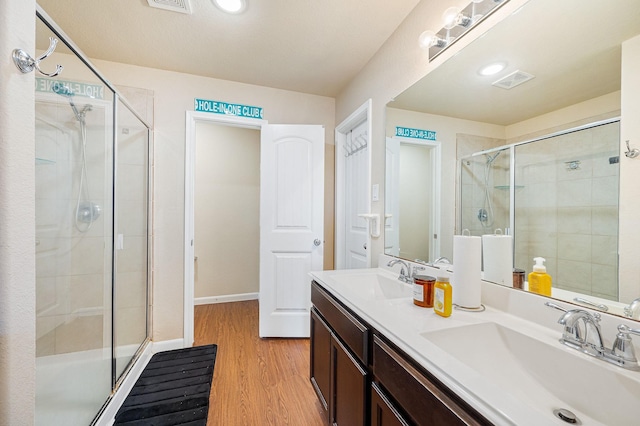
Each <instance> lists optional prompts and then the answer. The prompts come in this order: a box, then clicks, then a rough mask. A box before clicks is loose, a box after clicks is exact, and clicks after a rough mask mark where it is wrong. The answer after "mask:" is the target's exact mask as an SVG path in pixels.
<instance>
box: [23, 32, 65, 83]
mask: <svg viewBox="0 0 640 426" xmlns="http://www.w3.org/2000/svg"><path fill="white" fill-rule="evenodd" d="M57 44H58V40H56V39H55V38H53V37H49V48H48V49H47V51H46V52H44V53H43V54H42V56H40V57H38V58H37V59H33V58H32V57H31V55H29V54H28V53H27V52H25V51H24V50H22V49H14V50H13V55H12V56H13V62H14V63H15V64H16V66H17V67H18V69H19V70H20V71H22V72H23V73H25V74H26V73H29V72H31V71H33V70H34V69H35V70H38V72H39V73H40V74H42V75H46V76H47V77H55V76H57V75H58V74H60V72H62V69H63V66H62V65H56V70H55V71H54V72H52V73H47V72H44V71H42V70H41V69H40V62H41V61H43V60H45V59H46V58H48V57H49V56H50V55H51V54H52V53H53V51H54V50H56V45H57Z"/></svg>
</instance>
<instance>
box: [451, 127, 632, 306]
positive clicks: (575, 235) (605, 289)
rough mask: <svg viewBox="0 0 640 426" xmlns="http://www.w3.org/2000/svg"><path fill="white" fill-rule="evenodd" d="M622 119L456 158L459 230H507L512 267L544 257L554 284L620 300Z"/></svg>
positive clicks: (528, 264) (528, 269)
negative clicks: (619, 205)
mask: <svg viewBox="0 0 640 426" xmlns="http://www.w3.org/2000/svg"><path fill="white" fill-rule="evenodd" d="M619 150H620V122H619V121H617V120H616V119H611V120H605V121H601V122H597V123H594V124H591V125H584V126H580V127H578V128H572V129H568V130H566V131H561V132H557V133H554V134H550V135H546V136H541V137H538V138H535V139H534V140H531V141H525V142H521V143H516V144H513V145H509V146H504V147H500V148H493V149H491V150H489V151H481V152H478V153H475V154H473V155H471V156H468V157H465V158H462V159H461V162H460V169H459V170H460V203H459V207H460V208H459V222H458V227H459V230H462V229H469V230H470V231H471V233H472V234H473V235H482V234H488V233H493V232H494V230H495V229H502V230H503V232H504V231H505V229H506V230H508V231H509V232H510V233H512V234H513V235H514V267H516V268H520V269H524V270H526V272H527V273H528V272H531V267H532V265H533V258H534V257H544V258H545V259H546V266H547V271H548V272H549V274H550V275H551V276H552V277H553V287H554V289H561V290H568V291H572V292H575V293H579V294H582V295H587V296H594V297H597V298H602V299H609V300H618V292H619V289H618V253H617V251H618V193H619V172H620V167H619V166H620V165H619V157H618V156H619Z"/></svg>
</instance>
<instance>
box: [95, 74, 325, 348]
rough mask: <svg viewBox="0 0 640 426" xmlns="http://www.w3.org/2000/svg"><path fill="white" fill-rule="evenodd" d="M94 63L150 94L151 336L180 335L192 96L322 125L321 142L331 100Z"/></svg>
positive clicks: (279, 120) (273, 119)
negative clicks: (187, 119) (152, 125)
mask: <svg viewBox="0 0 640 426" xmlns="http://www.w3.org/2000/svg"><path fill="white" fill-rule="evenodd" d="M94 64H95V65H96V67H97V68H98V69H99V70H100V71H101V72H102V73H103V74H104V75H106V76H108V77H109V80H110V81H111V82H113V83H114V84H116V85H124V86H131V87H138V88H143V89H148V90H152V91H153V93H154V99H155V108H154V121H155V128H154V130H155V132H154V151H155V152H154V163H155V166H154V174H155V182H154V187H155V191H154V194H153V197H154V229H153V236H154V266H153V267H154V283H153V313H152V315H153V340H171V339H177V338H181V337H182V334H183V308H182V306H183V291H184V283H183V281H184V279H183V276H184V271H183V250H184V237H183V235H184V161H185V151H184V144H185V111H192V110H193V107H194V98H203V99H214V100H220V101H226V102H234V103H240V104H245V105H254V106H259V107H262V108H264V119H265V120H268V121H269V123H271V124H321V125H324V126H325V129H327V131H325V137H326V143H327V144H332V143H333V132H332V131H330V130H329V129H333V128H334V127H335V124H334V123H335V121H334V117H335V109H334V105H335V100H334V99H332V98H328V97H323V96H317V95H308V94H304V93H297V92H291V91H286V90H279V89H273V88H268V87H261V86H254V85H250V84H243V83H236V82H232V81H225V80H217V79H212V78H207V77H200V76H194V75H189V74H182V73H176V72H171V71H164V70H158V69H152V68H144V67H137V66H131V65H125V64H119V63H114V62H106V61H94ZM329 149H330V148H329ZM329 179H331V180H332V176H330V177H329V176H328V177H327V178H326V180H327V181H328V180H329ZM330 188H333V185H331V186H330ZM327 219H333V218H332V217H331V218H325V239H326V240H327V241H329V239H331V240H332V235H333V223H332V221H331V224H330V225H331V226H327V224H326V221H327ZM328 236H329V237H328ZM327 245H328V244H327ZM330 257H331V258H332V257H333V253H331V254H330ZM325 258H327V253H325Z"/></svg>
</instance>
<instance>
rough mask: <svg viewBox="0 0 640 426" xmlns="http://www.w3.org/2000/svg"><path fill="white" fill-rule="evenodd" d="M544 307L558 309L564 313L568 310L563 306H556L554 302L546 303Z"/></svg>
mask: <svg viewBox="0 0 640 426" xmlns="http://www.w3.org/2000/svg"><path fill="white" fill-rule="evenodd" d="M544 306H548V307H550V308H553V309H557V310H559V311H562V312H567V310H566V309H565V308H563V307H562V306H560V305H557V304H555V303H553V302H544Z"/></svg>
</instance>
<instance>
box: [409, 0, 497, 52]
mask: <svg viewBox="0 0 640 426" xmlns="http://www.w3.org/2000/svg"><path fill="white" fill-rule="evenodd" d="M508 1H509V0H471V3H469V4H468V5H467V6H466V7H465V8H464V9H460V8H458V7H449V8H447V9H446V10H445V11H444V13H443V14H442V20H443V22H444V25H443V27H442V29H440V31H438V32H437V33H436V32H435V31H430V30H427V31H424V32H423V33H421V34H420V37H419V38H418V41H419V43H420V47H422V48H423V49H428V50H429V60H430V61H431V60H432V59H433V58H435V57H436V56H438V55H439V54H440V53H442V52H443V51H444V50H445V49H446V48H448V47H449V46H451V45H452V44H453V43H454V42H455V41H456V40H458V39H459V38H460V37H462V36H463V35H464V34H465V33H466V32H467V31H469V30H470V29H471V28H473V27H474V26H475V25H477V24H478V23H479V22H482V21H483V20H484V19H485V18H486V17H488V16H489V15H491V14H492V13H493V12H495V11H496V10H497V9H498V8H499V7H500V6H502V5H503V4H505V3H507V2H508Z"/></svg>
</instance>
